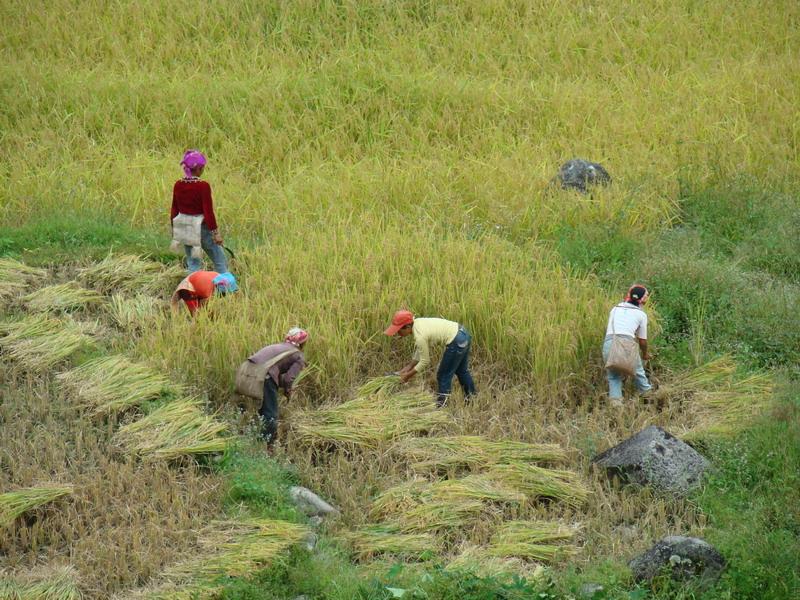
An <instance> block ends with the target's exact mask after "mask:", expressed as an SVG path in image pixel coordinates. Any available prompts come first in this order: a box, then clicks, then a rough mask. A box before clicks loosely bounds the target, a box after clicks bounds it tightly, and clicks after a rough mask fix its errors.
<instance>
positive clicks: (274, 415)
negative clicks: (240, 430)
mask: <svg viewBox="0 0 800 600" xmlns="http://www.w3.org/2000/svg"><path fill="white" fill-rule="evenodd" d="M258 414H259V415H261V437H263V438H264V441H266V442H267V444H272V443H273V442H274V441H275V439H276V438H277V437H278V386H277V385H275V382H274V381H273V380H272V377H270V376H269V375H267V378H266V379H265V380H264V401H263V402H262V403H261V409H259V411H258Z"/></svg>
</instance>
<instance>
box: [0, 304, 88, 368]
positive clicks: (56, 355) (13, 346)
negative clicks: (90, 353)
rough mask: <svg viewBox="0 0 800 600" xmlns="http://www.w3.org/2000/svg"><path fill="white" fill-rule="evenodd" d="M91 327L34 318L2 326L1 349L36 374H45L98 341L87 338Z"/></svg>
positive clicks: (59, 320) (38, 316)
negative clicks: (38, 371) (37, 372)
mask: <svg viewBox="0 0 800 600" xmlns="http://www.w3.org/2000/svg"><path fill="white" fill-rule="evenodd" d="M88 328H89V325H86V324H82V323H76V322H74V321H70V320H64V319H56V318H52V317H49V316H47V315H32V316H30V317H26V318H24V319H22V320H20V321H12V322H9V323H3V324H0V335H4V337H2V338H0V348H3V350H5V351H6V352H7V353H8V355H9V356H10V357H11V358H12V359H14V360H17V361H19V362H20V363H21V364H22V365H23V366H24V367H26V368H29V369H32V370H37V369H39V370H44V369H48V368H50V367H52V366H53V365H55V364H57V363H59V362H61V361H62V360H65V359H66V358H68V357H69V356H71V355H72V354H73V353H75V352H77V351H78V350H80V349H82V348H87V347H91V346H92V345H94V341H93V340H92V338H91V337H89V336H87V335H86V334H85V333H84V331H87V330H88Z"/></svg>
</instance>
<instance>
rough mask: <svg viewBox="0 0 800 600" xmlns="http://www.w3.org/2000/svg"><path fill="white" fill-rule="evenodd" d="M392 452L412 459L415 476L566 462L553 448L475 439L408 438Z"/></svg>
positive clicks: (553, 445) (545, 445)
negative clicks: (458, 469)
mask: <svg viewBox="0 0 800 600" xmlns="http://www.w3.org/2000/svg"><path fill="white" fill-rule="evenodd" d="M394 450H395V452H397V453H398V454H401V455H404V456H407V457H408V458H409V459H411V460H412V461H413V462H412V463H411V468H412V469H414V470H415V471H417V472H429V471H446V470H450V469H454V468H462V467H463V468H470V469H482V468H485V467H486V466H488V465H492V464H507V463H509V462H563V461H565V460H566V459H567V456H566V453H565V452H564V450H563V449H562V448H561V447H560V446H558V445H556V444H528V443H525V442H516V441H511V440H503V441H492V440H487V439H485V438H483V437H481V436H474V435H457V436H443V437H425V438H410V439H407V440H402V441H401V442H399V443H398V444H396V445H395V447H394Z"/></svg>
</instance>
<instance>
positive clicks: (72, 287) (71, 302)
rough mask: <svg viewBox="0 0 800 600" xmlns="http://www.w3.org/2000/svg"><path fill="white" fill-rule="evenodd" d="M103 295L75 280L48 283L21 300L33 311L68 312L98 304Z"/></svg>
mask: <svg viewBox="0 0 800 600" xmlns="http://www.w3.org/2000/svg"><path fill="white" fill-rule="evenodd" d="M102 299H103V297H102V296H101V295H100V294H98V293H97V292H95V291H94V290H87V289H86V288H84V287H81V285H80V284H78V283H77V282H75V281H68V282H67V283H60V284H58V285H49V286H47V287H43V288H40V289H38V290H36V291H35V292H31V293H30V294H28V295H27V296H25V297H23V298H22V300H23V302H25V304H26V305H27V307H28V309H29V310H31V311H34V312H70V311H75V310H83V309H85V308H87V307H88V306H90V305H92V304H98V303H99V302H101V301H102Z"/></svg>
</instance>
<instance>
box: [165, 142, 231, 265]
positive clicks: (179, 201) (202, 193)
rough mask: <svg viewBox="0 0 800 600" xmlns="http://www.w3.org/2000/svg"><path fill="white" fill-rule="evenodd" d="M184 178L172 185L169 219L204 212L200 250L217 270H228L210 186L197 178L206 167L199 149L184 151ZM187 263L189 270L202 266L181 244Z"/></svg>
mask: <svg viewBox="0 0 800 600" xmlns="http://www.w3.org/2000/svg"><path fill="white" fill-rule="evenodd" d="M181 166H182V167H183V173H184V177H183V178H182V179H179V180H178V181H176V182H175V185H174V187H173V188H172V208H171V210H170V213H169V219H170V222H172V219H174V218H175V217H176V216H178V213H181V214H184V215H203V223H202V225H201V227H200V241H201V246H202V247H203V250H205V252H206V254H207V255H208V257H209V258H210V259H211V261H212V262H213V263H214V270H215V271H217V272H218V273H227V272H228V261H227V259H226V258H225V252H224V251H223V249H222V243H223V241H222V235H220V233H219V229H218V228H217V218H216V216H215V215H214V202H213V200H212V199H211V186H210V185H209V184H208V182H207V181H203V180H202V179H200V176H201V175H202V174H203V169H204V168H205V166H206V157H205V156H204V155H203V153H202V152H200V151H198V150H187V151H186V153H185V154H184V155H183V160H182V161H181ZM184 250H185V251H186V264H187V267H188V269H189V273H194V272H195V271H199V270H200V269H201V268H202V266H203V265H202V261H201V259H200V258H195V257H193V256H192V247H191V246H184Z"/></svg>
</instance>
